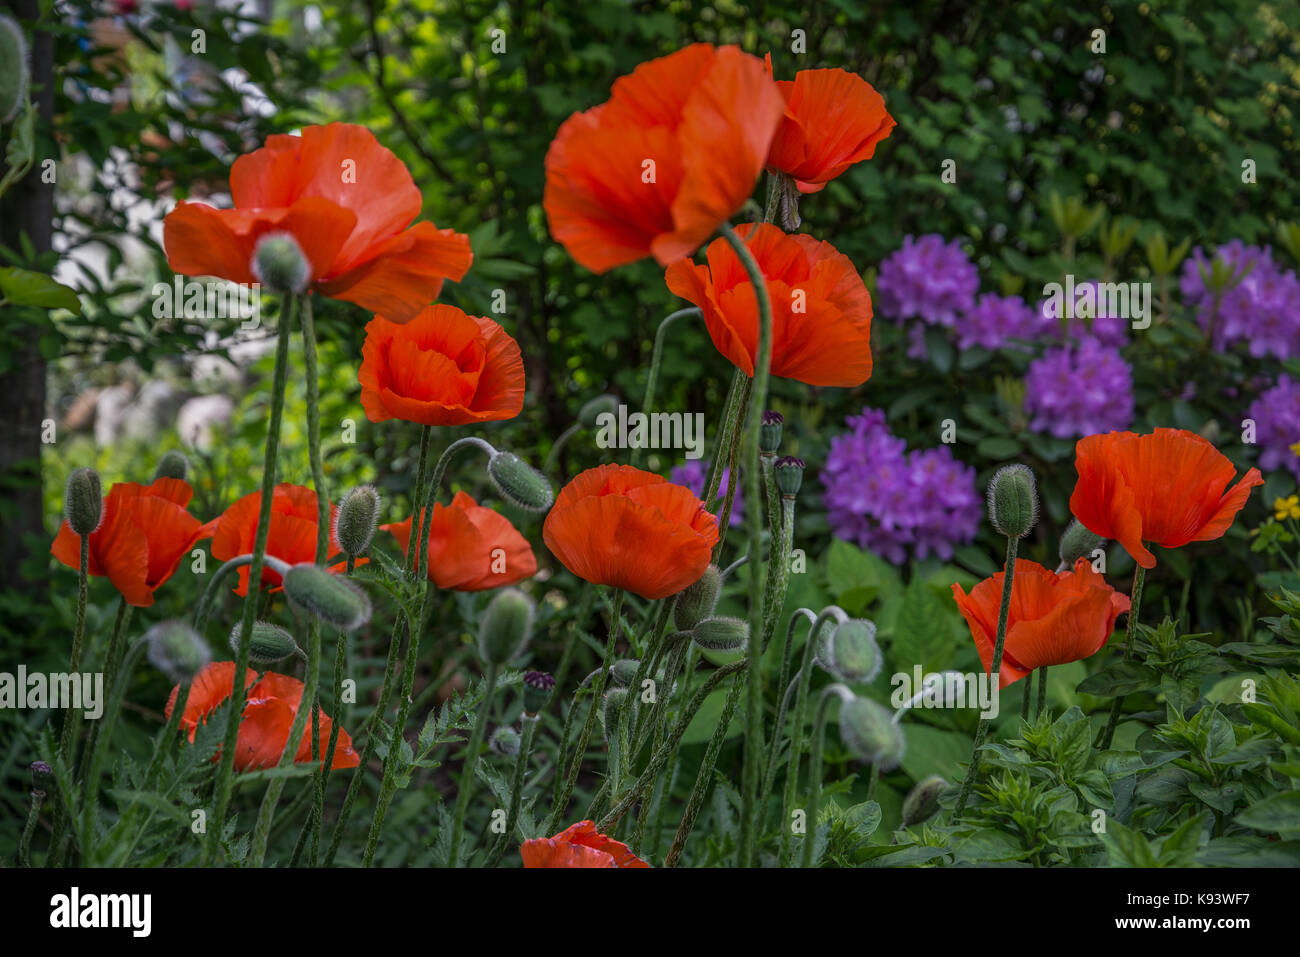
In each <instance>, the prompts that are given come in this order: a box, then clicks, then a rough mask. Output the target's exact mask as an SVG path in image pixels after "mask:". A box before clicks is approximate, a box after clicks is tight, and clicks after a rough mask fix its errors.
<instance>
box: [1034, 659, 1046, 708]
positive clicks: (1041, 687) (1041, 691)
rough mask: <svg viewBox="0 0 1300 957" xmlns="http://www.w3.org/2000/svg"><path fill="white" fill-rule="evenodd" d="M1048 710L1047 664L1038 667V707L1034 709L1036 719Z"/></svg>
mask: <svg viewBox="0 0 1300 957" xmlns="http://www.w3.org/2000/svg"><path fill="white" fill-rule="evenodd" d="M1046 711H1047V665H1043V666H1042V667H1041V668H1039V669H1038V707H1037V708H1035V709H1034V719H1035V720H1038V719H1040V718H1042V716H1043V714H1044V713H1045V712H1046Z"/></svg>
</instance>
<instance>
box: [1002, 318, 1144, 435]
mask: <svg viewBox="0 0 1300 957" xmlns="http://www.w3.org/2000/svg"><path fill="white" fill-rule="evenodd" d="M1025 412H1026V413H1028V414H1029V416H1030V420H1029V427H1030V428H1031V429H1033V430H1034V431H1035V432H1047V433H1049V434H1051V435H1054V436H1056V437H1057V438H1058V439H1068V438H1078V437H1082V436H1085V435H1092V434H1093V433H1095V432H1110V431H1113V430H1116V429H1125V428H1128V426H1129V424H1130V423H1131V422H1132V421H1133V370H1132V369H1130V368H1129V365H1128V363H1127V362H1125V361H1124V357H1123V356H1121V355H1120V354H1119V350H1118V349H1116V348H1115V347H1114V346H1108V345H1105V344H1104V343H1102V342H1100V341H1098V340H1097V339H1096V338H1094V337H1092V336H1086V337H1084V338H1083V339H1080V340H1079V341H1078V342H1077V343H1075V344H1073V345H1067V346H1062V347H1061V348H1059V349H1049V350H1047V351H1046V352H1044V353H1043V355H1042V357H1041V358H1038V359H1035V360H1034V361H1033V362H1032V363H1030V366H1029V371H1028V372H1027V373H1026V374H1025Z"/></svg>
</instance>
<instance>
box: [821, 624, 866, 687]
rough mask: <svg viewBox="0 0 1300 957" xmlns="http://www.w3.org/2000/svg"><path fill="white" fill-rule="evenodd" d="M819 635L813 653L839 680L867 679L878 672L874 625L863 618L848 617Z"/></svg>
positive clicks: (856, 680)
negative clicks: (815, 651) (818, 640)
mask: <svg viewBox="0 0 1300 957" xmlns="http://www.w3.org/2000/svg"><path fill="white" fill-rule="evenodd" d="M823 634H824V635H825V637H824V638H822V643H821V648H819V649H818V653H817V657H818V659H819V660H820V661H821V663H822V665H823V666H824V667H825V668H826V670H827V671H829V672H830V673H831V674H833V675H834V676H835V677H836V678H838V679H839V680H840V681H847V682H865V681H870V680H872V679H873V678H875V677H876V675H877V674H879V673H880V665H881V658H880V646H879V645H878V644H876V626H875V624H874V623H873V622H870V621H867V620H866V619H865V618H850V619H848V620H847V621H845V622H841V623H840V624H838V625H836V626H835V628H834V630H832V631H830V633H829V634H827V633H826V632H823Z"/></svg>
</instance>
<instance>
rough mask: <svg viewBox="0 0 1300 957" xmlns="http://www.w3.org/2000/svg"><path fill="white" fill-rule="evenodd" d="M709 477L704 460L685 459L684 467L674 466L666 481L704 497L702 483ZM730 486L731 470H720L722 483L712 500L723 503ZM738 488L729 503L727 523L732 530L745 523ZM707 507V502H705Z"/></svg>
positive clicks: (743, 504) (743, 503) (743, 508)
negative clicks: (729, 518)
mask: <svg viewBox="0 0 1300 957" xmlns="http://www.w3.org/2000/svg"><path fill="white" fill-rule="evenodd" d="M708 477H709V463H708V462H706V461H705V460H704V459H687V460H686V464H685V465H674V466H673V469H672V471H671V472H669V473H668V481H670V482H672V483H673V484H675V485H684V486H686V488H688V489H690V490H691V491H692V492H694V493H695V494H696V496H697V497H701V498H702V497H703V496H704V482H705V480H706V479H707V478H708ZM730 484H731V469H723V470H722V483H721V484H720V485H719V486H718V495H717V498H716V499H715V500H714V501H716V502H719V503H721V502H723V501H724V500H725V499H726V497H727V486H728V485H730ZM741 495H742V493H741V490H740V487H739V486H737V487H736V497H735V499H734V500H733V501H732V503H731V521H730V522H728V525H730V526H731V527H732V528H735V527H736V526H737V525H740V524H742V523H743V522H744V521H745V502H744V499H743V498H742V497H741ZM704 504H705V505H709V504H710V503H709V502H705V503H704Z"/></svg>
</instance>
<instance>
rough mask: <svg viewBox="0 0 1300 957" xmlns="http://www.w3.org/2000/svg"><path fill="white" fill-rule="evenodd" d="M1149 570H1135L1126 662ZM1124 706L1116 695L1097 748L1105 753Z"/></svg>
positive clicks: (1122, 701)
mask: <svg viewBox="0 0 1300 957" xmlns="http://www.w3.org/2000/svg"><path fill="white" fill-rule="evenodd" d="M1146 572H1147V570H1146V569H1145V568H1143V567H1142V566H1141V565H1139V566H1137V568H1135V569H1133V590H1132V591H1133V594H1132V600H1131V601H1130V603H1129V609H1128V626H1127V628H1125V635H1124V659H1123V660H1124V661H1128V656H1129V655H1130V654H1132V653H1133V635H1134V634H1135V633H1136V632H1137V621H1138V613H1139V612H1140V611H1141V610H1142V585H1143V583H1144V582H1145V581H1146ZM1123 705H1124V696H1123V695H1116V696H1115V701H1114V703H1113V704H1111V706H1110V718H1109V719H1107V721H1106V730H1105V731H1103V732H1102V734H1101V738H1100V739H1098V741H1097V748H1098V749H1099V750H1102V751H1105V750H1106V749H1107V748H1109V747H1110V741H1111V738H1113V737H1114V736H1115V726H1116V725H1117V724H1119V712H1120V709H1121V708H1122V707H1123Z"/></svg>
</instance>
